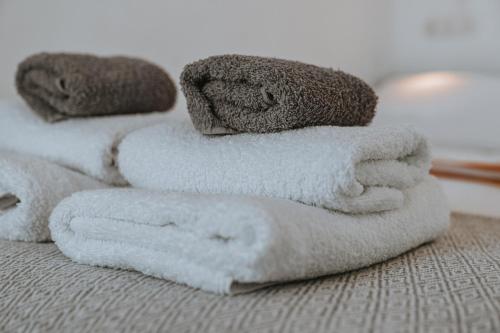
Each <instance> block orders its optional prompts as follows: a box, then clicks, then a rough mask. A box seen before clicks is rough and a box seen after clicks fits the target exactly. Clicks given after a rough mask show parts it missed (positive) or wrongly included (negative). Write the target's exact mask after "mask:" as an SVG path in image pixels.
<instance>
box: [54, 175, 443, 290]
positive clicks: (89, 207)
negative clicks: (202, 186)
mask: <svg viewBox="0 0 500 333" xmlns="http://www.w3.org/2000/svg"><path fill="white" fill-rule="evenodd" d="M404 195H405V200H404V204H403V206H402V207H400V208H399V209H396V210H392V211H388V212H385V213H374V214H367V215H352V214H342V213H335V212H331V211H327V210H324V209H320V208H315V207H310V206H306V205H303V204H300V203H296V202H292V201H288V200H282V199H271V198H264V197H248V196H234V195H233V196H231V195H206V194H205V195H203V194H188V193H162V192H154V191H147V190H139V189H105V190H97V191H85V192H80V193H76V194H74V195H72V196H71V197H70V198H67V199H65V200H64V201H62V202H61V203H60V204H59V205H58V207H57V208H56V209H55V210H54V212H53V214H52V216H51V218H50V228H51V232H52V235H53V239H54V240H55V242H56V245H57V246H58V247H59V248H60V249H61V251H62V252H63V253H64V254H65V255H66V256H68V257H70V258H71V259H73V260H74V261H76V262H79V263H83V264H89V265H98V266H109V267H115V268H125V269H135V270H138V271H141V272H143V273H145V274H148V275H153V276H156V277H160V278H166V279H170V280H174V281H177V282H180V283H185V284H188V285H190V286H193V287H196V288H201V289H204V290H206V291H211V292H216V293H224V294H230V293H238V292H243V291H249V290H253V289H255V288H259V287H262V286H265V285H266V284H268V283H276V282H280V281H289V280H296V279H305V278H312V277H317V276H322V275H327V274H333V273H338V272H344V271H348V270H353V269H357V268H360V267H364V266H367V265H371V264H374V263H377V262H381V261H383V260H387V259H389V258H391V257H394V256H397V255H399V254H401V253H403V252H405V251H407V250H410V249H412V248H414V247H416V246H419V245H420V244H422V243H425V242H428V241H431V240H433V239H434V238H436V237H438V236H439V235H441V234H442V233H443V232H444V231H445V230H446V228H447V226H448V223H449V210H448V208H447V205H446V203H445V200H444V197H443V194H442V192H441V190H440V188H439V186H438V185H437V183H436V182H435V180H434V179H431V178H429V179H427V180H426V181H424V182H422V183H421V184H419V185H417V186H416V187H414V188H412V189H410V190H406V191H404Z"/></svg>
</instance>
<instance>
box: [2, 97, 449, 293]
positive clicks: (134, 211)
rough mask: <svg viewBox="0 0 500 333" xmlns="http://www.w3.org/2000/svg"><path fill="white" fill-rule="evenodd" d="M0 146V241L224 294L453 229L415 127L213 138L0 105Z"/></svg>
mask: <svg viewBox="0 0 500 333" xmlns="http://www.w3.org/2000/svg"><path fill="white" fill-rule="evenodd" d="M174 114H175V112H174ZM0 149H1V152H0V237H1V238H4V239H9V240H22V241H48V240H53V241H55V243H56V245H57V246H58V247H59V248H60V250H61V251H62V252H63V253H64V254H65V255H67V256H68V257H70V258H71V259H73V260H74V261H76V262H79V263H83V264H89V265H98V266H107V267H114V268H123V269H134V270H138V271H141V272H143V273H144V274H148V275H152V276H156V277H160V278H165V279H169V280H174V281H177V282H179V283H184V284H188V285H190V286H193V287H196V288H201V289H203V290H206V291H211V292H216V293H220V294H234V293H239V292H245V291H250V290H254V289H257V288H260V287H263V286H267V285H269V284H274V283H278V282H283V281H290V280H298V279H306V278H313V277H318V276H323V275H328V274H333V273H339V272H344V271H349V270H353V269H357V268H360V267H364V266H368V265H371V264H374V263H377V262H381V261H384V260H387V259H389V258H391V257H394V256H397V255H399V254H401V253H403V252H405V251H408V250H410V249H412V248H415V247H417V246H419V245H421V244H423V243H426V242H429V241H431V240H433V239H435V238H436V237H438V236H439V235H441V234H442V233H443V232H444V231H445V230H446V229H447V226H448V223H449V210H448V207H447V205H446V202H445V200H444V196H443V194H442V193H441V190H440V188H439V186H438V185H437V183H436V181H435V180H434V179H432V178H431V177H430V176H428V170H429V166H430V154H429V150H428V147H427V143H426V141H425V139H424V138H423V137H421V136H420V135H419V134H418V133H416V132H415V131H414V130H412V129H411V128H401V127H399V128H396V127H385V128H383V127H330V126H324V127H309V128H304V129H298V130H292V131H286V132H281V133H271V134H239V135H230V136H215V137H207V136H203V135H201V134H199V133H198V132H197V131H196V130H195V129H194V128H193V126H192V125H191V123H190V122H189V120H188V119H183V117H176V116H175V115H168V114H145V115H137V116H133V115H126V116H110V117H99V118H89V119H72V120H67V121H64V122H60V123H54V124H48V123H45V122H44V121H43V120H41V119H39V118H38V117H37V116H36V115H34V114H33V113H32V112H31V111H30V110H28V109H27V107H25V106H23V105H22V104H19V103H6V102H2V103H0ZM129 185H131V186H129ZM49 221H50V223H49Z"/></svg>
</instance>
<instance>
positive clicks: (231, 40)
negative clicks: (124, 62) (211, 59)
mask: <svg viewBox="0 0 500 333" xmlns="http://www.w3.org/2000/svg"><path fill="white" fill-rule="evenodd" d="M389 17H390V0H377V1H373V0H321V1H302V0H278V1H266V0H252V1H244V0H210V1H195V0H170V1H161V0H150V1H139V0H137V1H134V0H121V1H120V0H107V1H100V0H89V1H66V0H43V1H40V0H31V1H30V0H17V1H16V0H3V1H2V0H0V98H1V97H12V96H14V95H15V90H14V87H13V78H14V72H15V69H16V65H17V63H18V62H19V61H21V60H22V59H23V58H24V57H26V56H27V55H29V54H31V53H34V52H40V51H75V52H92V53H97V54H128V55H135V56H142V57H145V58H148V59H150V60H152V61H154V62H157V63H159V64H161V65H163V66H164V67H165V68H166V69H167V70H168V71H169V72H170V73H171V74H172V75H173V76H174V77H175V78H177V77H178V75H179V74H180V72H181V70H182V66H183V65H185V64H186V63H188V62H191V61H194V60H197V59H199V58H202V57H206V56H209V55H214V54H223V53H242V54H254V55H263V56H275V57H282V58H289V59H296V60H301V61H305V62H310V63H315V64H318V65H323V66H329V67H334V68H342V69H344V70H346V71H350V72H353V73H354V74H357V75H360V76H361V77H363V78H365V79H367V80H368V81H370V82H373V81H374V80H376V79H377V78H379V77H380V76H381V75H382V74H383V71H384V70H385V65H386V60H387V59H386V58H387V57H386V55H384V52H385V51H386V48H387V42H388V39H387V37H386V36H387V34H388V31H389V29H390V19H389Z"/></svg>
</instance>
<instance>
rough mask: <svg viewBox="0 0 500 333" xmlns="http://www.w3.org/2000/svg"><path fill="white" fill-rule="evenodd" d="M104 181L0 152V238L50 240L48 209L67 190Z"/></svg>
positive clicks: (89, 186) (93, 187)
mask: <svg viewBox="0 0 500 333" xmlns="http://www.w3.org/2000/svg"><path fill="white" fill-rule="evenodd" d="M103 187H105V185H104V184H102V183H100V182H98V181H96V180H94V179H92V178H90V177H88V176H85V175H83V174H80V173H78V172H75V171H71V170H67V169H65V168H63V167H61V166H59V165H56V164H53V163H50V162H47V161H44V160H40V159H38V158H35V157H30V156H24V155H20V154H15V153H10V152H5V151H0V238H2V239H8V240H21V241H32V242H35V241H47V240H50V234H49V227H48V224H49V216H50V213H51V212H52V209H53V208H54V207H55V206H56V205H57V204H58V203H59V201H61V200H62V199H64V198H65V197H66V196H68V195H70V194H71V193H74V192H77V191H82V190H89V189H98V188H103Z"/></svg>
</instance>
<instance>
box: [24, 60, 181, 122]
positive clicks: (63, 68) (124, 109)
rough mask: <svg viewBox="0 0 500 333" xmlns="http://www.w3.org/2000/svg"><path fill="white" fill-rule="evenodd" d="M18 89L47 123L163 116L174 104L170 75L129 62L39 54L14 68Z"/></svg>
mask: <svg viewBox="0 0 500 333" xmlns="http://www.w3.org/2000/svg"><path fill="white" fill-rule="evenodd" d="M16 86H17V91H18V92H19V94H20V95H21V96H22V97H23V98H24V99H25V100H26V102H27V103H28V104H29V105H30V106H31V107H32V108H33V110H34V111H36V112H37V113H38V114H40V115H41V116H42V117H43V118H44V119H46V120H47V121H49V122H54V121H58V120H62V119H66V118H72V117H86V116H97V115H111V114H125V113H144V112H153V111H164V110H168V109H170V108H171V107H172V106H173V105H174V103H175V97H176V88H175V84H174V83H173V82H172V80H171V79H170V77H169V76H168V74H167V73H166V72H165V71H164V70H163V69H161V68H160V67H158V66H157V65H154V64H152V63H150V62H147V61H144V60H141V59H135V58H128V57H97V56H93V55H88V54H69V53H38V54H35V55H32V56H30V57H28V58H26V59H25V60H24V61H23V62H21V63H20V64H19V66H18V69H17V73H16Z"/></svg>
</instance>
